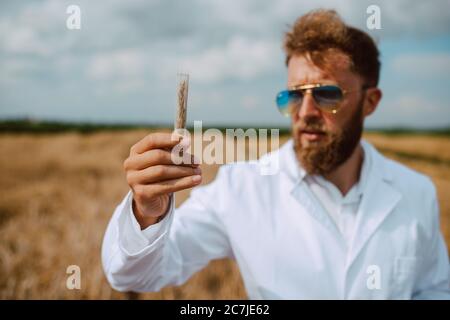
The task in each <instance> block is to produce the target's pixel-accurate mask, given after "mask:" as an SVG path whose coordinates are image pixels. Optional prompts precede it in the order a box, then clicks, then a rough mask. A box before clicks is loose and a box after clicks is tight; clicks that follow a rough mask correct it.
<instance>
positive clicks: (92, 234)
mask: <svg viewBox="0 0 450 320" xmlns="http://www.w3.org/2000/svg"><path fill="white" fill-rule="evenodd" d="M148 132H149V131H145V130H132V131H111V132H107V131H106V132H97V133H91V134H80V133H61V134H39V135H33V134H6V133H4V134H1V135H0V150H1V153H0V177H1V179H0V186H1V196H0V298H1V299H136V298H138V299H245V298H246V293H245V290H244V287H243V284H242V280H241V277H240V274H239V270H238V268H237V267H236V265H235V264H234V262H232V261H229V260H220V261H214V262H211V263H210V264H209V265H208V266H207V267H206V268H205V269H204V270H202V271H200V272H198V273H197V274H195V275H194V276H193V277H192V278H191V279H190V280H189V281H188V282H187V283H186V284H184V285H182V286H180V287H170V288H165V289H163V290H162V291H161V292H158V293H146V294H138V295H135V294H131V293H120V292H117V291H115V290H113V289H111V287H110V286H109V284H108V283H107V281H106V279H105V277H104V275H103V271H102V269H101V261H100V248H101V242H102V237H103V234H104V231H105V228H106V225H107V223H108V220H109V218H110V216H111V214H112V212H113V210H114V208H115V206H116V205H117V204H118V203H119V202H120V201H121V199H122V197H123V196H124V195H125V194H126V192H127V191H128V186H127V185H126V182H125V176H124V172H123V169H122V162H123V160H124V159H125V158H126V157H127V156H128V152H129V148H130V146H131V145H132V144H134V143H135V142H136V141H138V140H139V139H140V138H142V137H143V136H145V135H146V134H147V133H148ZM365 137H366V138H367V139H368V140H369V141H371V142H372V143H374V144H375V146H376V147H378V148H379V150H380V151H382V152H383V153H384V154H385V155H386V156H388V157H390V158H393V159H396V160H398V161H400V162H402V163H404V164H406V165H408V166H410V167H411V168H413V169H415V170H418V171H420V172H423V173H425V174H427V175H429V176H430V177H431V178H432V179H433V181H434V183H435V184H436V186H437V189H438V195H439V204H440V208H441V230H442V232H443V233H444V236H445V238H446V241H447V243H450V197H449V192H450V138H448V137H444V136H426V135H395V136H391V135H382V134H366V135H365ZM286 139H287V137H282V139H281V141H282V142H283V141H285V140H286ZM202 170H203V182H202V184H206V183H208V182H209V181H211V180H212V179H213V178H214V176H215V174H216V171H217V166H207V165H202ZM188 195H189V190H186V191H183V192H179V193H178V195H177V206H179V205H180V203H181V202H182V201H184V200H185V199H186V198H187V197H188ZM74 264H75V265H78V266H79V267H80V268H81V289H80V290H68V289H67V288H66V279H67V274H66V268H67V266H69V265H74Z"/></svg>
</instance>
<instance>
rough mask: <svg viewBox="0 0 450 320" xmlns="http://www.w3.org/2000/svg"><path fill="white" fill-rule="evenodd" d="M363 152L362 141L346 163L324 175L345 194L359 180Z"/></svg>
mask: <svg viewBox="0 0 450 320" xmlns="http://www.w3.org/2000/svg"><path fill="white" fill-rule="evenodd" d="M363 154H364V153H363V150H362V147H361V143H358V145H357V146H356V148H355V150H353V153H352V154H351V155H350V157H349V158H348V159H347V160H345V162H344V163H342V164H341V165H340V166H339V167H337V168H336V169H335V170H333V171H332V172H330V173H328V174H326V175H324V178H325V179H327V180H328V181H330V182H331V183H333V184H334V185H335V186H336V187H337V188H338V189H339V191H341V193H342V195H344V196H345V195H346V194H347V192H348V191H349V190H350V189H351V187H352V186H353V185H354V184H355V183H357V182H358V180H359V175H360V172H361V167H362V162H363Z"/></svg>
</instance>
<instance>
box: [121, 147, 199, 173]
mask: <svg viewBox="0 0 450 320" xmlns="http://www.w3.org/2000/svg"><path fill="white" fill-rule="evenodd" d="M182 159H183V160H185V159H189V160H187V161H186V162H185V163H183V162H182V163H181V164H179V165H180V166H189V167H198V165H199V161H197V160H196V158H195V157H194V155H191V154H186V155H184V156H183V158H182ZM156 165H178V164H177V163H174V162H173V158H172V153H171V151H170V150H163V149H153V150H149V151H146V152H144V153H141V154H135V155H133V156H131V157H129V158H127V159H126V160H125V162H124V168H125V170H143V169H145V168H148V167H151V166H156Z"/></svg>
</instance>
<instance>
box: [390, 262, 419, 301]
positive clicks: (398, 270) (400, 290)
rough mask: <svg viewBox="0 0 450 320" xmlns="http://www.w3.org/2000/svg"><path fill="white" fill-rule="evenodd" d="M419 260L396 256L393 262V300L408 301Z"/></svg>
mask: <svg viewBox="0 0 450 320" xmlns="http://www.w3.org/2000/svg"><path fill="white" fill-rule="evenodd" d="M419 263H420V258H418V257H415V256H398V257H396V258H395V262H394V273H393V279H392V282H393V287H394V290H393V296H392V298H393V299H410V298H411V296H412V293H413V289H414V282H415V279H416V275H417V270H418V267H419Z"/></svg>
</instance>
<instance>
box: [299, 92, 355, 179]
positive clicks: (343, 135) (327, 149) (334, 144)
mask: <svg viewBox="0 0 450 320" xmlns="http://www.w3.org/2000/svg"><path fill="white" fill-rule="evenodd" d="M362 103H363V99H362V101H360V102H359V103H358V108H357V111H355V113H354V114H353V115H352V117H351V118H350V119H349V120H348V121H347V123H345V124H344V125H343V129H341V130H339V132H328V131H327V130H326V128H325V127H324V124H323V123H322V122H321V120H320V118H309V119H306V120H300V122H299V123H298V124H296V126H295V129H293V138H294V150H295V153H296V156H297V159H298V161H299V162H300V164H301V166H302V167H303V168H304V169H305V171H306V172H307V173H308V174H318V175H322V176H323V175H326V174H329V173H330V172H332V171H334V170H335V169H336V168H337V167H339V166H340V165H341V164H342V163H344V162H345V161H346V160H347V159H348V158H349V157H350V156H351V155H352V153H353V151H354V150H355V148H356V146H357V145H358V143H359V141H360V139H361V135H362V131H363V115H362ZM301 130H310V131H321V132H323V133H324V137H322V138H321V139H320V140H318V141H315V142H313V143H308V144H307V145H303V143H302V139H301V133H300V131H301Z"/></svg>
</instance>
